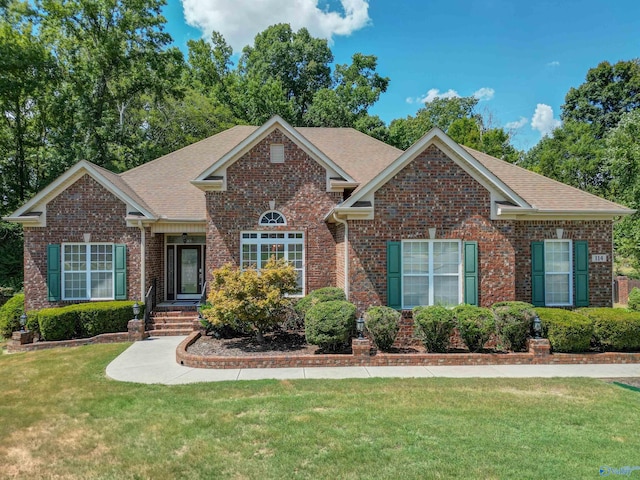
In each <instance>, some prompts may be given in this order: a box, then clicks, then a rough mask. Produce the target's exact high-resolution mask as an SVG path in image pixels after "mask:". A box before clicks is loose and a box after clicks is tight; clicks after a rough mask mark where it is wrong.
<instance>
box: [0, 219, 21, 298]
mask: <svg viewBox="0 0 640 480" xmlns="http://www.w3.org/2000/svg"><path fill="white" fill-rule="evenodd" d="M0 213H1V212H0ZM23 251H24V249H23V239H22V227H21V226H20V225H16V224H12V223H7V222H3V221H2V220H0V289H3V288H6V289H9V290H13V291H16V290H21V289H22V265H23ZM0 294H1V292H0Z"/></svg>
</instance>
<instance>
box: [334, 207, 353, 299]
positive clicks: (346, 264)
mask: <svg viewBox="0 0 640 480" xmlns="http://www.w3.org/2000/svg"><path fill="white" fill-rule="evenodd" d="M331 217H332V218H333V219H334V220H335V221H336V222H337V223H340V224H342V225H344V295H345V297H346V298H347V300H349V224H348V223H347V221H346V220H341V219H339V218H338V216H337V215H336V212H333V213H332V214H331Z"/></svg>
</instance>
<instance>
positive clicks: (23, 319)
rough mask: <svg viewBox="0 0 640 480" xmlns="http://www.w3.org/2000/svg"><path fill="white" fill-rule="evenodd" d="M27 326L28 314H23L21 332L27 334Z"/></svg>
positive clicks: (21, 316)
mask: <svg viewBox="0 0 640 480" xmlns="http://www.w3.org/2000/svg"><path fill="white" fill-rule="evenodd" d="M26 326H27V314H26V313H24V312H23V313H22V315H20V331H21V332H25V331H26V329H25V327H26Z"/></svg>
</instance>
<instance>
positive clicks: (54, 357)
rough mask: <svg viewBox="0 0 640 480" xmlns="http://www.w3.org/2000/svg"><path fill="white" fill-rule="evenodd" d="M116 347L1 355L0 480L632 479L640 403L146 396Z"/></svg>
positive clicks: (295, 384) (285, 388)
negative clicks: (117, 374)
mask: <svg viewBox="0 0 640 480" xmlns="http://www.w3.org/2000/svg"><path fill="white" fill-rule="evenodd" d="M126 346H127V345H124V344H111V345H95V346H87V347H80V348H74V349H56V350H49V351H41V352H32V353H26V354H15V355H2V356H0V375H2V380H0V478H29V479H38V478H65V479H66V478H71V479H76V478H77V479H93V478H96V479H98V478H99V479H121V478H122V479H142V478H144V479H147V478H151V479H165V478H167V479H173V478H186V479H198V478H203V479H205V478H206V479H225V478H230V479H290V478H309V479H325V478H326V479H355V478H363V479H396V478H401V479H429V478H482V479H498V478H519V479H520V478H525V479H526V478H531V479H539V478H563V479H573V478H576V479H582V478H594V477H597V476H598V470H599V467H600V466H603V465H608V466H611V467H614V468H619V467H623V466H626V465H631V466H634V465H640V456H639V455H638V452H639V451H640V393H638V392H635V391H632V390H628V389H623V388H620V387H618V386H616V385H612V384H607V383H604V382H601V381H598V380H589V379H549V380H541V379H522V380H515V379H462V380H460V379H436V378H431V379H366V380H336V381H318V380H301V381H257V382H227V383H209V384H196V385H180V386H160V385H151V386H149V385H138V384H126V383H119V382H115V381H112V380H109V379H107V378H106V377H105V374H104V369H105V367H106V365H107V364H108V363H109V362H110V361H111V359H113V358H114V357H115V356H116V355H117V354H119V353H120V352H121V351H122V350H124V349H125V348H126ZM638 474H640V472H638ZM633 475H637V474H636V473H632V476H633Z"/></svg>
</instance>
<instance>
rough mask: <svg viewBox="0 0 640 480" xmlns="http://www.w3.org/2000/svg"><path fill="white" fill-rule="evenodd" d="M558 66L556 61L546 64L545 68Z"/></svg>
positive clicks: (558, 63)
mask: <svg viewBox="0 0 640 480" xmlns="http://www.w3.org/2000/svg"><path fill="white" fill-rule="evenodd" d="M559 66H560V62H559V61H557V60H554V61H553V62H549V63H547V67H559Z"/></svg>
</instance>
